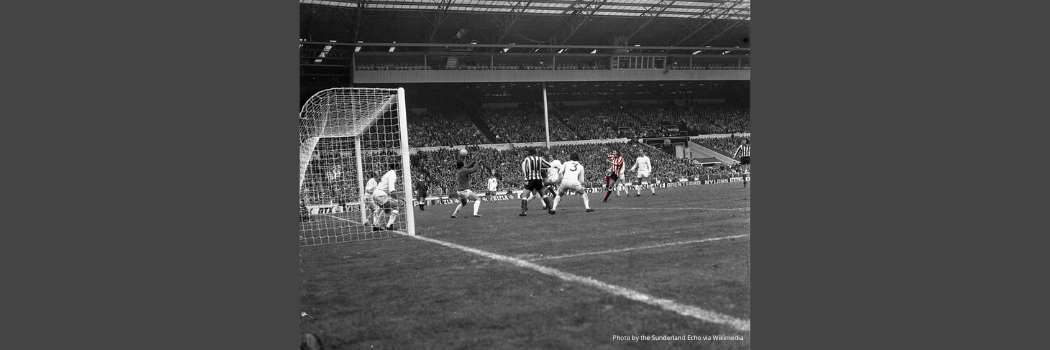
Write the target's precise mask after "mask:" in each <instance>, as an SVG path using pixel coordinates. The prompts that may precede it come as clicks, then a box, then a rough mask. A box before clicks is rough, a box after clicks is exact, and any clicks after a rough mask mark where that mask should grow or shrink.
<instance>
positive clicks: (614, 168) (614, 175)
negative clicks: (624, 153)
mask: <svg viewBox="0 0 1050 350" xmlns="http://www.w3.org/2000/svg"><path fill="white" fill-rule="evenodd" d="M605 157H607V158H609V163H610V164H611V166H610V168H609V175H606V176H605V199H603V200H602V203H605V202H608V201H609V195H610V194H612V191H613V190H612V189H613V188H612V187H611V186H610V184H615V183H616V182H617V181H619V180H620V173H621V170H623V157H621V156H620V152H619V151H617V150H613V151H612V154H606V155H605ZM610 180H611V181H612V182H611V183H610ZM618 195H619V193H617V196H618Z"/></svg>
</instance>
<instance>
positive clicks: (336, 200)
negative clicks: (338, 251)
mask: <svg viewBox="0 0 1050 350" xmlns="http://www.w3.org/2000/svg"><path fill="white" fill-rule="evenodd" d="M407 110H408V108H407V106H406V105H405V90H404V89H403V88H398V89H379V88H331V89H327V90H323V91H321V92H318V93H317V94H314V95H313V96H311V97H310V98H309V99H308V100H307V101H306V103H305V104H304V105H303V107H302V110H301V111H300V112H299V201H300V218H299V221H300V227H299V239H300V246H311V245H321V244H330V243H342V242H350V241H359V240H368V239H380V238H389V237H394V236H396V235H398V234H407V235H414V234H415V220H414V217H413V212H412V204H413V199H414V198H413V193H412V171H411V162H410V157H409V153H410V152H409V146H408V125H407ZM384 175H385V176H384ZM384 177H386V178H388V181H387V182H390V181H389V179H390V178H393V179H396V180H395V181H393V183H389V184H387V183H383V179H384ZM373 178H374V179H375V181H376V183H377V184H378V185H379V186H380V187H383V188H381V189H379V190H380V191H378V192H377V191H369V190H372V189H371V188H368V183H369V180H370V179H373ZM370 192H371V193H370ZM373 194H375V196H373ZM391 226H392V229H391Z"/></svg>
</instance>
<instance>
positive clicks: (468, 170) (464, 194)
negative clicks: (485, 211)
mask: <svg viewBox="0 0 1050 350" xmlns="http://www.w3.org/2000/svg"><path fill="white" fill-rule="evenodd" d="M463 165H464V164H463V161H462V160H461V161H458V162H456V169H457V170H456V194H458V197H459V205H457V206H456V210H454V211H452V218H453V219H455V218H456V214H457V213H459V209H460V208H463V207H464V206H466V205H467V200H468V199H469V200H472V201H474V217H481V215H478V208H479V207H481V200H480V198H479V197H478V195H477V194H476V193H474V191H471V190H470V188H469V187H470V174H473V173H474V172H475V171H478V168H479V164H478V162H477V161H476V160H475V161H471V162H470V166H469V167H465V168H464V167H463Z"/></svg>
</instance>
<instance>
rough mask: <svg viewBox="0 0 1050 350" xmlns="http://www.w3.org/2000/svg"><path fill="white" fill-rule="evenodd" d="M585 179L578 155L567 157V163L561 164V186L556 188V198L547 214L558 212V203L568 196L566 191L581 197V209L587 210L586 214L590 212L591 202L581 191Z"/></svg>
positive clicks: (583, 191)
mask: <svg viewBox="0 0 1050 350" xmlns="http://www.w3.org/2000/svg"><path fill="white" fill-rule="evenodd" d="M584 179H586V177H585V176H584V172H583V164H580V155H579V154H576V153H573V154H571V155H569V161H568V162H565V164H562V167H561V184H560V185H559V187H558V196H557V197H554V205H553V206H551V210H550V212H549V213H551V215H553V214H554V213H555V212H556V211H557V210H558V203H559V202H561V198H562V197H564V196H565V195H566V194H568V191H573V192H576V194H579V195H580V196H582V197H583V207H584V208H587V212H588V213H589V212H592V211H594V209H591V201H590V199H588V198H587V191H586V190H584V189H583V183H584Z"/></svg>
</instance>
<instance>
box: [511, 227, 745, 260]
mask: <svg viewBox="0 0 1050 350" xmlns="http://www.w3.org/2000/svg"><path fill="white" fill-rule="evenodd" d="M750 235H751V234H750V233H748V234H742V235H736V236H725V237H716V238H704V239H697V240H692V241H682V242H672V243H663V244H657V245H648V246H641V247H633V248H623V249H612V250H603V251H600V252H589V253H579V254H567V255H555V256H549V257H540V258H535V259H529V260H527V261H539V260H551V259H564V258H575V257H577V256H586V255H597V254H609V253H620V252H627V251H632V250H638V249H649V248H663V247H670V246H676V245H682V244H691V243H703V242H713V241H720V240H723V239H733V238H741V237H747V236H750Z"/></svg>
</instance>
